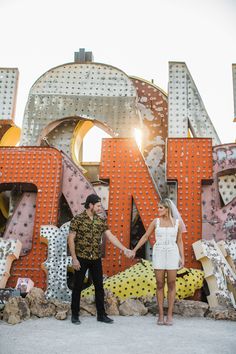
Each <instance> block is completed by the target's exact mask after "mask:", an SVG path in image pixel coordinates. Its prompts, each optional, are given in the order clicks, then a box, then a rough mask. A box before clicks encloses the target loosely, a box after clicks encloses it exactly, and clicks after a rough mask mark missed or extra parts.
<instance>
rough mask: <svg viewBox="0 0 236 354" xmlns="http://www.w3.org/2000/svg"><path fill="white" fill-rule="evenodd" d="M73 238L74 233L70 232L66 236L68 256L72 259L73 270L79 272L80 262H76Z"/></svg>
mask: <svg viewBox="0 0 236 354" xmlns="http://www.w3.org/2000/svg"><path fill="white" fill-rule="evenodd" d="M75 236H76V232H75V231H71V232H70V233H69V235H68V245H69V250H70V254H71V257H72V266H73V268H74V269H75V270H80V262H79V261H78V259H77V257H76V253H75Z"/></svg>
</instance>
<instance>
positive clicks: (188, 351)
mask: <svg viewBox="0 0 236 354" xmlns="http://www.w3.org/2000/svg"><path fill="white" fill-rule="evenodd" d="M113 318H114V320H115V322H114V323H113V324H111V325H109V324H103V323H100V322H97V321H96V318H95V317H82V318H81V321H82V323H81V325H79V326H75V325H73V324H71V322H70V319H67V320H65V321H58V320H56V319H54V318H41V319H30V320H28V321H25V322H22V323H20V324H18V325H14V326H11V325H8V324H6V323H5V322H0V353H1V354H13V353H14V354H21V353H22V354H23V353H24V354H39V353H40V354H41V353H45V354H62V353H63V354H69V353H70V354H73V353H76V354H77V353H83V354H87V353H88V354H98V353H99V354H100V353H102V354H108V353H109V354H111V353H112V354H121V353H127V354H158V353H160V354H184V353H185V354H195V353H196V354H218V353H219V354H235V353H236V322H230V321H215V320H212V319H206V318H183V317H180V316H175V322H174V325H173V326H172V327H171V326H157V325H156V320H155V317H153V316H151V315H148V316H142V317H122V316H116V317H115V316H114V317H113Z"/></svg>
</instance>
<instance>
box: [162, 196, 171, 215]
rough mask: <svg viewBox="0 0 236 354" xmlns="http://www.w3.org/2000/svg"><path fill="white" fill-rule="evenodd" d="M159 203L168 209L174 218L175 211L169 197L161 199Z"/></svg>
mask: <svg viewBox="0 0 236 354" xmlns="http://www.w3.org/2000/svg"><path fill="white" fill-rule="evenodd" d="M159 204H160V205H162V206H163V207H164V208H166V209H168V216H170V217H171V218H173V212H172V208H171V203H170V200H169V199H168V198H164V199H161V200H160V202H159Z"/></svg>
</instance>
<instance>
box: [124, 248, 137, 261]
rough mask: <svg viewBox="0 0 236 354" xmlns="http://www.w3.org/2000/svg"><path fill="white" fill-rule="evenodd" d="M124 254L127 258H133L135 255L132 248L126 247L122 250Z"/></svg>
mask: <svg viewBox="0 0 236 354" xmlns="http://www.w3.org/2000/svg"><path fill="white" fill-rule="evenodd" d="M124 254H125V256H126V257H127V258H130V259H134V257H135V252H134V251H132V250H129V249H128V248H126V249H125V250H124Z"/></svg>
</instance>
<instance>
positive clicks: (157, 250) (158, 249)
mask: <svg viewBox="0 0 236 354" xmlns="http://www.w3.org/2000/svg"><path fill="white" fill-rule="evenodd" d="M178 227H179V221H178V220H176V221H175V225H174V226H173V227H160V219H156V227H155V238H156V242H155V244H154V246H153V253H152V263H153V268H154V269H167V270H174V269H179V261H180V255H179V248H178V245H177V243H176V240H177V234H178Z"/></svg>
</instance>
